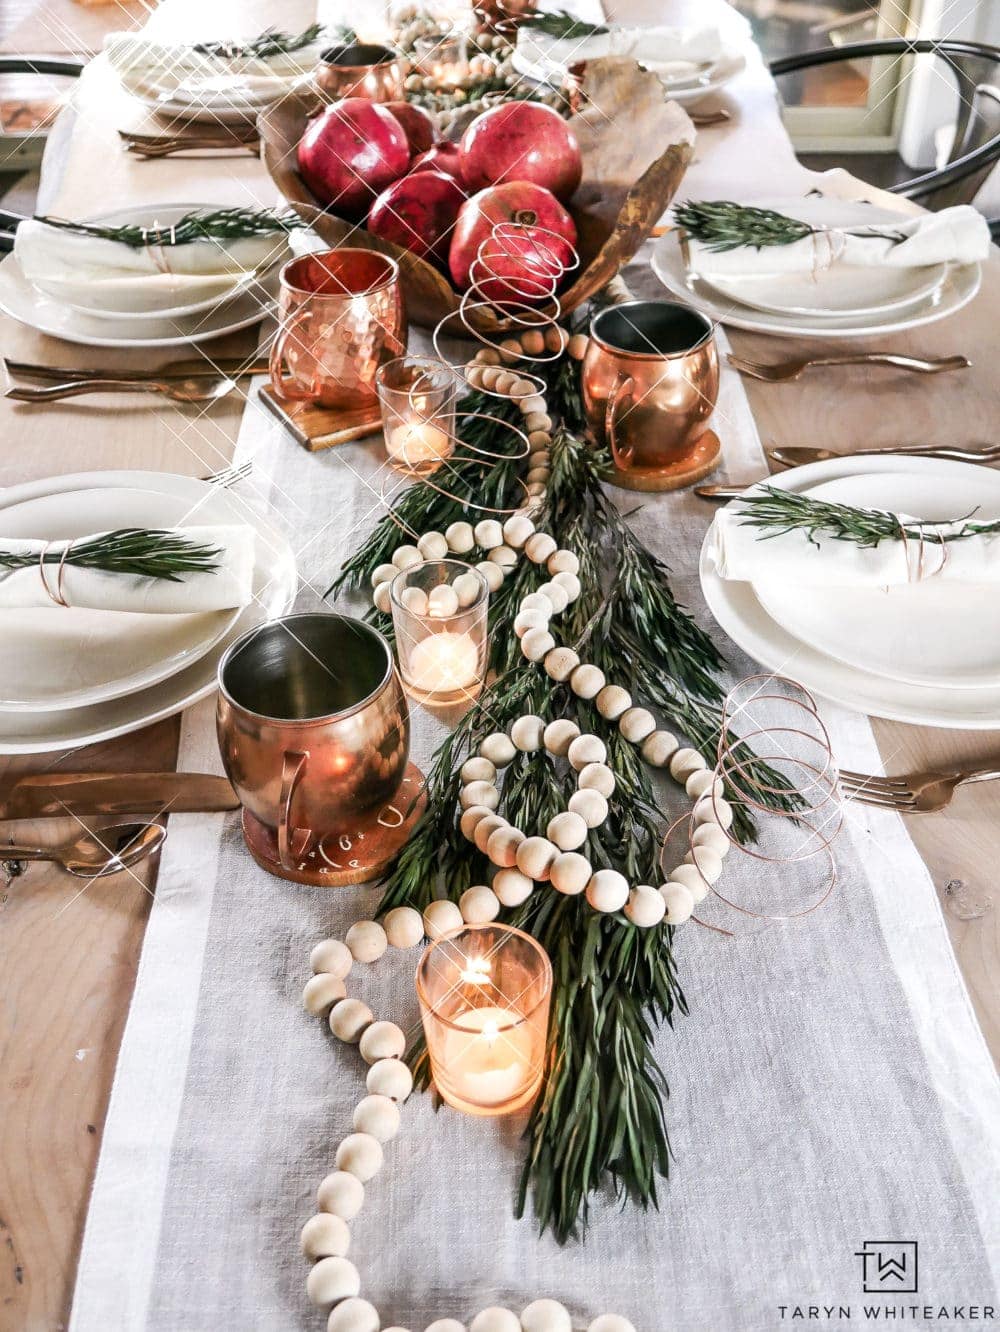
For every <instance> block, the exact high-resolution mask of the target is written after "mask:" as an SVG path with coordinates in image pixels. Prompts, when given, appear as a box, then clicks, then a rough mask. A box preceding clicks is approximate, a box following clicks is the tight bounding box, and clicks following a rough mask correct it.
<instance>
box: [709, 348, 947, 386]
mask: <svg viewBox="0 0 1000 1332" xmlns="http://www.w3.org/2000/svg"><path fill="white" fill-rule="evenodd" d="M729 364H730V365H731V366H732V367H733V369H734V370H738V371H739V372H740V374H741V375H748V376H749V377H750V378H751V379H760V380H762V381H763V382H764V383H766V384H786V383H790V382H791V381H792V380H794V379H798V377H799V375H801V374H802V372H803V371H804V370H811V369H812V368H813V367H814V366H821V365H891V366H895V367H896V369H897V370H912V371H913V372H914V373H915V374H918V375H939V374H941V373H942V371H946V370H967V369H968V368H969V366H970V365H971V364H972V362H971V361H970V360H969V358H968V357H967V356H940V357H937V358H936V359H931V360H925V359H923V358H921V357H919V356H902V355H900V354H898V353H896V352H843V353H840V354H838V355H835V356H812V357H807V358H805V359H802V360H796V361H776V362H774V363H772V364H770V365H764V364H762V363H761V362H760V361H747V360H745V359H744V358H743V357H742V356H734V355H733V354H732V352H730V353H729Z"/></svg>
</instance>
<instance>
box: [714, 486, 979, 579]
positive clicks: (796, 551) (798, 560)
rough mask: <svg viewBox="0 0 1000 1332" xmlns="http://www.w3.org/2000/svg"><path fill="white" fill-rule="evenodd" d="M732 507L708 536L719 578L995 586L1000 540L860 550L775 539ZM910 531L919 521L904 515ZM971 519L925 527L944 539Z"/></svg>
mask: <svg viewBox="0 0 1000 1332" xmlns="http://www.w3.org/2000/svg"><path fill="white" fill-rule="evenodd" d="M741 512H744V513H745V511H744V510H742V509H741V506H740V505H739V503H738V502H737V503H736V504H734V505H732V506H730V507H729V508H726V509H723V510H722V511H721V512H720V513H718V514H716V516H715V521H714V522H713V524H712V526H711V528H710V529H709V535H708V541H709V545H708V557H709V559H710V560H711V562H712V564H713V566H714V568H715V571H716V573H717V574H718V575H719V577H720V578H725V579H727V580H733V581H737V582H748V583H780V584H781V585H782V586H784V587H788V586H798V585H800V584H801V585H802V586H805V587H898V586H900V585H902V584H904V583H915V582H919V581H920V580H921V579H922V578H924V579H927V578H933V579H944V580H946V581H947V582H949V583H996V582H1000V534H996V535H992V536H989V535H981V536H971V537H963V538H962V540H961V541H949V542H947V543H946V544H945V545H944V546H942V545H940V544H938V543H931V542H929V541H924V542H923V544H921V542H920V541H919V540H907V541H902V540H887V541H880V542H879V544H878V545H877V546H872V547H867V548H866V547H862V546H858V545H856V544H855V543H854V542H853V541H838V540H836V539H835V538H833V537H829V536H822V535H816V536H812V537H810V536H809V535H807V534H806V533H805V532H804V531H802V530H796V531H792V532H783V533H781V534H780V535H775V534H773V533H772V532H765V531H762V530H761V529H760V528H758V527H750V526H748V525H746V524H745V523H743V522H742V521H741V516H740V515H741ZM899 517H900V519H901V521H903V522H905V523H906V524H907V525H908V526H910V527H911V528H912V527H913V526H914V525H916V524H917V523H918V521H919V520H918V519H916V518H910V517H908V516H907V515H906V514H900V515H899ZM967 521H968V522H970V523H974V522H975V519H974V518H972V519H970V520H964V519H963V520H959V521H956V522H954V523H935V524H934V525H933V526H931V525H928V526H927V531H928V532H936V533H941V534H946V533H947V532H949V531H956V530H958V529H959V528H962V527H964V526H966V525H967Z"/></svg>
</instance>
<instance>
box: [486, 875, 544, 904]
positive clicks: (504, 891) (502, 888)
mask: <svg viewBox="0 0 1000 1332" xmlns="http://www.w3.org/2000/svg"><path fill="white" fill-rule="evenodd" d="M534 890H535V883H534V880H533V879H530V878H529V877H528V875H527V874H522V873H521V871H520V870H519V869H514V868H513V867H512V868H510V869H502V870H501V871H500V873H499V874H496V875H494V876H493V891H494V892H495V893H496V895H497V897H498V898H499V899H500V902H501V903H502V904H503V905H504V906H505V907H516V906H520V905H521V903H522V902H526V901H527V900H528V898H529V897H530V896H531V894H532V893H533V892H534Z"/></svg>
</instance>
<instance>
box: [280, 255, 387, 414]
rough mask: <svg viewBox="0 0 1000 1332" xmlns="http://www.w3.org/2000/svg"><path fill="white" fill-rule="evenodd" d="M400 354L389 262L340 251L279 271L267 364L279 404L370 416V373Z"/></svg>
mask: <svg viewBox="0 0 1000 1332" xmlns="http://www.w3.org/2000/svg"><path fill="white" fill-rule="evenodd" d="M405 349H406V309H405V306H404V303H403V291H402V287H401V286H400V282H399V265H398V264H397V263H396V261H395V259H390V258H389V256H388V255H386V254H379V253H377V251H375V250H357V249H353V248H352V247H350V246H342V247H341V248H340V249H336V250H326V251H323V252H322V253H319V254H304V255H302V256H301V257H300V258H298V259H290V260H289V261H288V263H287V264H285V266H284V268H282V270H281V277H280V291H279V296H278V332H277V335H276V336H275V339H274V342H273V343H272V344H271V360H270V371H271V388H272V389H273V391H274V396H275V397H276V398H278V399H279V400H280V401H281V402H286V403H287V402H311V403H315V404H316V406H318V407H336V408H340V409H341V410H343V411H363V410H365V409H370V410H372V411H373V412H374V413H375V415H376V416H377V414H378V395H377V393H376V390H375V373H376V371H377V370H378V368H379V366H380V365H383V364H384V363H385V362H386V361H391V360H393V359H394V358H395V357H397V356H401V355H402V354H403V352H404V351H405ZM286 369H287V374H286V373H285V370H286Z"/></svg>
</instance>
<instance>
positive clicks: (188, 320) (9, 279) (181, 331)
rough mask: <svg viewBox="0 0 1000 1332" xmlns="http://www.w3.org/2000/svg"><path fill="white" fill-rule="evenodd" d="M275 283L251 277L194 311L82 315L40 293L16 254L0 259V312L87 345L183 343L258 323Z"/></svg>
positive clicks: (272, 297)
mask: <svg viewBox="0 0 1000 1332" xmlns="http://www.w3.org/2000/svg"><path fill="white" fill-rule="evenodd" d="M274 303H275V293H274V289H273V281H268V280H267V279H264V280H263V281H255V282H254V283H253V284H252V286H251V289H250V291H248V292H246V293H244V294H243V295H241V296H238V297H237V298H236V299H235V300H225V301H223V303H222V304H221V305H216V306H214V307H213V308H211V309H208V310H203V311H201V312H200V313H198V314H191V315H181V316H180V317H177V318H174V317H172V316H170V315H154V316H152V317H150V318H149V319H133V318H128V317H126V318H125V319H116V318H106V317H105V316H103V315H101V316H98V315H93V314H84V313H83V312H82V311H80V310H75V309H73V307H72V306H70V305H66V304H64V303H63V302H62V301H59V300H56V299H55V298H54V297H53V296H49V295H47V294H46V293H45V292H43V291H40V290H39V289H38V288H37V287H35V286H34V285H33V284H32V283H30V282H29V281H28V279H27V278H26V277H25V276H24V274H23V273H22V272H21V266H20V264H19V263H18V261H17V256H16V255H14V254H8V255H7V257H6V258H5V259H4V261H3V262H2V263H0V310H2V311H3V313H4V314H8V315H10V316H11V318H12V319H16V320H17V321H18V323H21V324H26V325H27V326H28V327H29V328H33V329H35V330H36V331H37V332H39V333H48V334H49V335H50V336H51V337H54V338H62V339H63V341H64V342H79V343H82V344H83V345H84V346H86V347H184V346H187V345H188V343H195V342H208V341H209V340H210V339H212V338H221V337H223V336H224V335H225V334H227V333H235V332H236V331H237V330H238V329H241V328H249V327H250V326H251V324H257V323H259V322H260V321H261V319H263V318H264V316H265V315H266V314H268V312H269V311H270V310H271V309H272V308H273V306H274Z"/></svg>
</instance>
